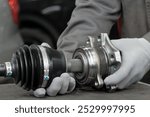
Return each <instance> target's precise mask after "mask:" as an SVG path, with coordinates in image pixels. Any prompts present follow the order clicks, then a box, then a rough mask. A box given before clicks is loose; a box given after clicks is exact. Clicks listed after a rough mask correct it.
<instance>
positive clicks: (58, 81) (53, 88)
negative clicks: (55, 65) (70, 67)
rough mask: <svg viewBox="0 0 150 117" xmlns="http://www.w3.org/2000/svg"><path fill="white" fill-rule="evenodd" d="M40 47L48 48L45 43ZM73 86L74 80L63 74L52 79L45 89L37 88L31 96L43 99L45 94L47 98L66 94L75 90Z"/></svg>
mask: <svg viewBox="0 0 150 117" xmlns="http://www.w3.org/2000/svg"><path fill="white" fill-rule="evenodd" d="M42 46H46V47H50V46H49V45H48V44H47V43H42ZM75 85H76V82H75V79H74V78H73V77H71V76H70V74H68V73H63V74H61V76H60V77H56V78H54V79H53V81H52V83H51V84H50V86H49V87H48V88H47V89H45V88H38V89H36V90H35V91H34V92H33V94H34V96H35V97H44V96H45V95H46V94H48V95H49V96H56V95H57V94H66V93H70V92H72V91H73V90H74V88H75Z"/></svg>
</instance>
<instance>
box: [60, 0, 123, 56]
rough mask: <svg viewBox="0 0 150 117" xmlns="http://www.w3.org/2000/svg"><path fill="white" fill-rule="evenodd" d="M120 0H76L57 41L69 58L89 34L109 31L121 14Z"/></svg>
mask: <svg viewBox="0 0 150 117" xmlns="http://www.w3.org/2000/svg"><path fill="white" fill-rule="evenodd" d="M120 9H121V2H120V0H76V8H75V9H74V11H73V13H72V16H71V19H70V21H69V22H68V26H67V28H66V29H65V30H64V32H63V33H62V34H61V36H60V37H59V39H58V42H57V48H58V50H63V51H64V52H65V54H66V56H67V57H68V58H71V56H72V54H73V51H74V50H75V49H76V48H77V47H79V46H81V45H83V44H84V43H85V41H86V40H87V37H88V36H92V35H99V34H100V33H108V34H109V32H110V30H111V27H112V25H113V24H114V23H115V22H116V20H117V19H118V17H119V16H120Z"/></svg>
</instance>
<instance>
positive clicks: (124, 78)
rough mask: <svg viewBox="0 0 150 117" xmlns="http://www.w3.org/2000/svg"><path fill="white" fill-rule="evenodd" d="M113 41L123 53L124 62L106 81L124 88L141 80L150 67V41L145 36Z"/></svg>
mask: <svg viewBox="0 0 150 117" xmlns="http://www.w3.org/2000/svg"><path fill="white" fill-rule="evenodd" d="M112 43H113V45H114V46H115V47H116V48H118V49H119V50H120V51H121V53H122V64H121V67H120V69H119V70H118V71H116V72H115V73H113V74H112V75H110V76H108V77H107V78H105V80H104V82H105V84H106V86H107V85H108V86H109V85H110V86H111V85H116V86H117V88H118V89H124V88H127V87H128V86H129V85H131V84H133V83H135V82H137V81H139V80H141V79H142V78H143V76H144V75H145V74H146V72H148V70H149V69H150V43H149V42H148V41H147V40H145V39H144V38H140V39H137V38H136V39H127V38H126V39H120V40H112Z"/></svg>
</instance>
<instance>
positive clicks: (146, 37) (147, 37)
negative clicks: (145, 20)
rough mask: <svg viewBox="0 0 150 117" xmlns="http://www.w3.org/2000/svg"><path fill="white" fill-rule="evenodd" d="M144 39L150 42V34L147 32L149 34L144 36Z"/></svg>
mask: <svg viewBox="0 0 150 117" xmlns="http://www.w3.org/2000/svg"><path fill="white" fill-rule="evenodd" d="M143 38H145V39H146V40H147V41H149V42H150V32H147V33H146V34H145V35H144V36H143Z"/></svg>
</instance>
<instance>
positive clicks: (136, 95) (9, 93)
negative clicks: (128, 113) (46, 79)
mask: <svg viewBox="0 0 150 117" xmlns="http://www.w3.org/2000/svg"><path fill="white" fill-rule="evenodd" d="M0 99H1V100H37V99H38V100H39V99H42V100H149V99H150V85H148V84H143V83H137V84H135V85H132V86H131V87H129V88H128V89H126V90H122V91H117V92H115V93H106V92H104V91H95V90H92V91H91V90H90V91H88V90H81V89H76V90H75V91H73V92H72V93H71V94H67V95H58V96H56V97H48V96H46V97H44V98H35V97H34V96H33V95H32V91H25V90H23V89H22V88H21V87H19V86H17V85H15V84H2V85H0Z"/></svg>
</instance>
